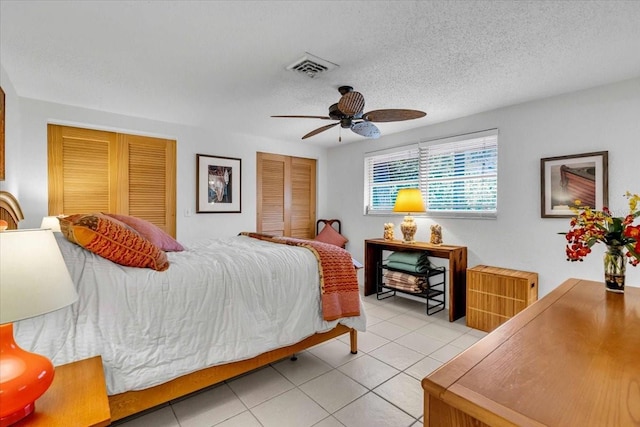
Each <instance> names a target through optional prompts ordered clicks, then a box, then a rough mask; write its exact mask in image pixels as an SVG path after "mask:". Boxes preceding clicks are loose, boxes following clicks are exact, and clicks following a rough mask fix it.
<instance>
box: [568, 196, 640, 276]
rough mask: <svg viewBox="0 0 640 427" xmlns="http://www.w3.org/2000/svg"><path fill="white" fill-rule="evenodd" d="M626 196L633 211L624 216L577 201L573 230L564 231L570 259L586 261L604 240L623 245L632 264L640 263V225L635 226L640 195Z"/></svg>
mask: <svg viewBox="0 0 640 427" xmlns="http://www.w3.org/2000/svg"><path fill="white" fill-rule="evenodd" d="M626 197H627V199H629V214H628V215H626V216H624V217H614V216H612V214H611V211H610V210H609V208H607V207H603V208H602V210H594V209H592V208H591V207H589V206H582V204H581V202H580V200H576V202H575V206H576V207H573V208H572V210H573V211H574V213H575V214H576V216H575V217H574V218H571V221H570V223H569V225H570V229H569V232H567V233H560V234H565V237H566V239H567V244H566V253H567V260H568V261H582V260H583V259H584V257H586V256H587V255H588V254H589V253H591V247H592V246H593V245H595V244H596V243H604V244H605V245H607V246H609V245H617V246H621V247H622V248H623V251H626V255H627V258H628V259H629V263H630V264H631V265H634V266H635V265H638V264H640V225H633V222H634V221H635V220H636V219H637V218H638V217H640V209H638V206H639V205H640V196H639V195H637V194H631V193H629V192H627V193H626Z"/></svg>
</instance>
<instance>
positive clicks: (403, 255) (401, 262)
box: [387, 252, 432, 274]
mask: <svg viewBox="0 0 640 427" xmlns="http://www.w3.org/2000/svg"><path fill="white" fill-rule="evenodd" d="M387 267H389V268H393V269H395V270H402V271H407V272H410V273H423V274H424V273H428V272H429V269H431V268H432V266H431V262H430V261H429V257H428V255H427V253H426V252H393V253H392V254H391V255H389V257H388V258H387Z"/></svg>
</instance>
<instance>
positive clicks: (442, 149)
mask: <svg viewBox="0 0 640 427" xmlns="http://www.w3.org/2000/svg"><path fill="white" fill-rule="evenodd" d="M462 138H464V139H462ZM456 139H457V140H454V141H452V142H445V143H436V144H433V142H434V141H431V144H432V145H421V147H420V183H421V188H422V189H423V192H424V193H425V194H426V203H425V204H426V205H427V214H429V215H430V216H448V217H495V216H497V212H498V135H497V132H496V133H493V132H490V133H489V134H485V135H482V136H477V135H476V136H475V137H474V135H471V136H460V137H456ZM438 142H439V141H438Z"/></svg>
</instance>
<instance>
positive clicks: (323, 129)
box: [302, 122, 340, 139]
mask: <svg viewBox="0 0 640 427" xmlns="http://www.w3.org/2000/svg"><path fill="white" fill-rule="evenodd" d="M339 124H340V122H337V123H331V124H330V125H326V126H322V127H321V128H318V129H316V130H312V131H311V132H309V133H308V134H306V135H305V136H303V137H302V139H307V138H310V137H312V136H314V135H317V134H319V133H320V132H324V131H325V130H327V129H331V128H332V127H334V126H337V125H339Z"/></svg>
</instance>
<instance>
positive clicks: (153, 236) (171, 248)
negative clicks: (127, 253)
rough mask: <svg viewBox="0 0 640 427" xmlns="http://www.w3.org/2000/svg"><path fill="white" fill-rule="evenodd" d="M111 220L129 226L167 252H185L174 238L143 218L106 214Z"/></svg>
mask: <svg viewBox="0 0 640 427" xmlns="http://www.w3.org/2000/svg"><path fill="white" fill-rule="evenodd" d="M105 215H108V216H110V217H111V218H115V219H117V220H118V221H121V222H123V223H125V224H127V225H128V226H129V227H131V228H133V229H134V230H136V231H137V232H138V233H140V235H141V236H142V237H144V238H145V239H147V240H149V241H150V242H151V243H153V244H154V245H156V246H157V247H159V248H160V249H162V250H163V251H165V252H180V251H184V247H183V246H182V245H181V244H180V243H178V241H176V240H175V239H174V238H173V237H171V236H169V235H168V234H167V233H165V232H164V231H162V229H160V227H158V226H157V225H155V224H152V223H150V222H149V221H145V220H144V219H141V218H136V217H134V216H128V215H119V214H110V213H108V214H105Z"/></svg>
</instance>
